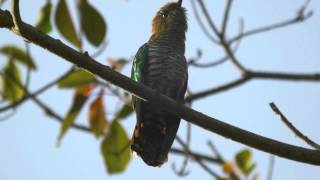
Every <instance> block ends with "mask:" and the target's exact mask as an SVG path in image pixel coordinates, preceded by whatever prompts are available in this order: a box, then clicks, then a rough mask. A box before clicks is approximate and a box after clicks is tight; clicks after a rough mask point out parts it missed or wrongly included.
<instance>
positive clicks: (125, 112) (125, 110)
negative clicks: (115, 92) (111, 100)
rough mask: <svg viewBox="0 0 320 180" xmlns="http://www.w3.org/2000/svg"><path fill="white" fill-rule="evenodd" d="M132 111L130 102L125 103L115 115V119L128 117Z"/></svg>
mask: <svg viewBox="0 0 320 180" xmlns="http://www.w3.org/2000/svg"><path fill="white" fill-rule="evenodd" d="M132 112H133V108H132V107H131V106H130V105H129V104H127V103H125V104H124V105H123V106H122V107H121V109H120V110H119V111H118V112H117V114H116V115H115V116H114V121H119V120H123V119H125V118H127V117H128V116H129V115H130V114H132Z"/></svg>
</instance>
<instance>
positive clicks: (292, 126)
mask: <svg viewBox="0 0 320 180" xmlns="http://www.w3.org/2000/svg"><path fill="white" fill-rule="evenodd" d="M269 105H270V107H271V109H272V111H273V112H274V113H275V114H277V115H278V116H279V118H280V120H281V121H282V122H283V123H284V124H285V125H286V126H287V127H288V128H289V129H290V130H291V131H292V132H293V133H294V134H295V135H296V136H298V137H299V138H300V139H302V140H303V141H304V142H306V143H307V144H308V145H310V146H311V147H313V148H315V149H317V150H320V145H319V144H317V143H315V142H314V141H312V140H311V139H309V138H308V137H307V136H305V135H304V134H303V133H302V132H300V131H299V130H298V129H297V128H296V127H295V126H294V125H293V124H292V123H291V122H290V121H289V120H288V119H287V118H286V116H285V115H283V114H282V112H281V111H280V110H279V108H278V107H277V105H276V104H275V103H273V102H272V103H270V104H269Z"/></svg>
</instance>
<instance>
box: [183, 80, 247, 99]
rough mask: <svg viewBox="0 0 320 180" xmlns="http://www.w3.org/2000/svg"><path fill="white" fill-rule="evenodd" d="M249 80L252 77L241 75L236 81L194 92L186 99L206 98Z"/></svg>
mask: <svg viewBox="0 0 320 180" xmlns="http://www.w3.org/2000/svg"><path fill="white" fill-rule="evenodd" d="M249 80H250V77H248V76H244V77H241V78H239V79H236V80H234V81H231V82H229V83H226V84H224V85H221V86H218V87H214V88H212V89H208V90H204V91H201V92H197V93H193V94H192V95H190V96H187V97H186V99H185V101H186V102H191V101H195V100H197V99H200V98H204V97H207V96H210V95H213V94H217V93H220V92H225V91H227V90H229V89H232V88H235V87H237V86H240V85H242V84H244V83H246V82H248V81H249Z"/></svg>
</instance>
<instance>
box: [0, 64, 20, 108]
mask: <svg viewBox="0 0 320 180" xmlns="http://www.w3.org/2000/svg"><path fill="white" fill-rule="evenodd" d="M19 84H20V85H22V82H21V77H20V72H19V69H18V67H17V66H16V65H15V63H14V62H13V61H12V59H9V61H8V63H7V64H6V66H5V67H4V69H3V74H2V93H3V98H4V99H6V100H7V101H10V102H15V101H18V100H19V99H20V98H22V97H23V96H24V90H23V89H22V88H21V86H19Z"/></svg>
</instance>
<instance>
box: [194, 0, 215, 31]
mask: <svg viewBox="0 0 320 180" xmlns="http://www.w3.org/2000/svg"><path fill="white" fill-rule="evenodd" d="M198 3H199V5H200V7H201V10H202V12H203V14H204V16H205V18H206V20H207V22H208V24H209V26H210V27H211V29H212V31H213V32H214V33H215V34H216V36H218V37H220V32H219V30H218V28H217V26H216V25H215V24H214V22H213V20H212V19H211V17H210V15H209V12H208V10H207V8H206V5H205V4H204V2H203V1H202V0H198Z"/></svg>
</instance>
